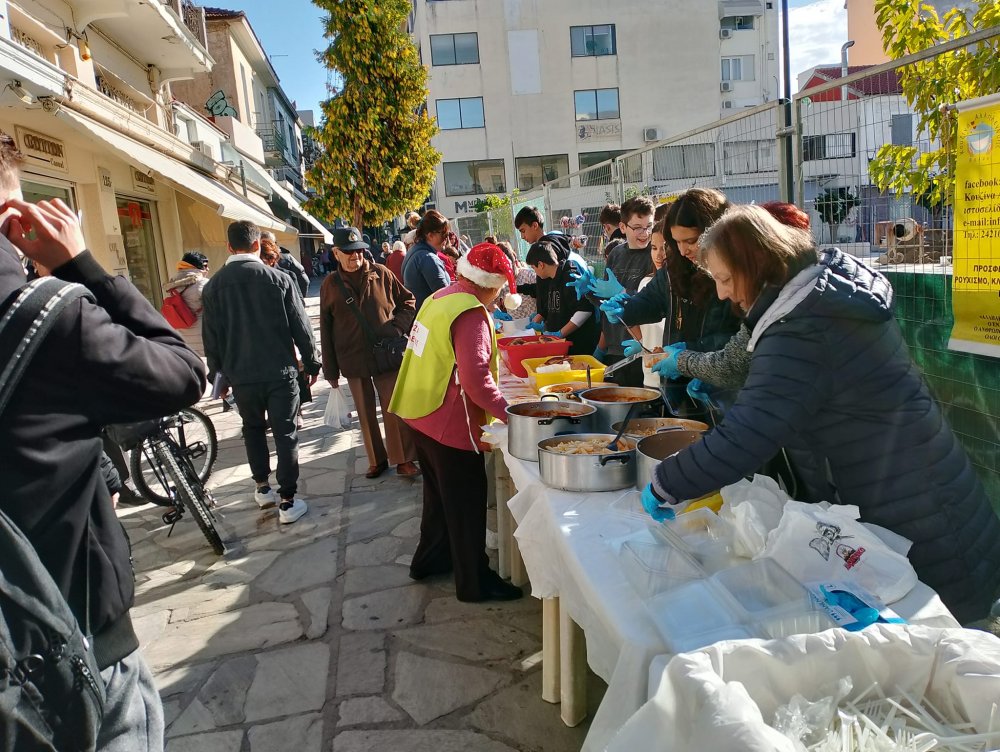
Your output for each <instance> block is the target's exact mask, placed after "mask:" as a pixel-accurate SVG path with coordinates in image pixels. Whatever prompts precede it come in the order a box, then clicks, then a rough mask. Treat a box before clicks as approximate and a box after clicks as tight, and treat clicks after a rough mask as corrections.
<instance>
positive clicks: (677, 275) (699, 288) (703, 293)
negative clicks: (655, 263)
mask: <svg viewBox="0 0 1000 752" xmlns="http://www.w3.org/2000/svg"><path fill="white" fill-rule="evenodd" d="M728 208H729V200H728V199H727V198H726V197H725V196H724V195H723V194H722V193H720V192H719V191H716V190H713V189H712V188H691V189H690V190H687V191H684V193H682V194H681V195H680V196H678V197H677V200H676V201H674V203H673V204H671V205H670V209H669V210H668V211H667V216H666V217H664V228H663V229H664V233H663V239H664V240H666V241H667V251H668V252H667V274H668V275H669V277H670V289H671V290H672V291H673V292H674V294H676V295H677V296H678V297H680V298H683V299H685V300H690V301H692V302H693V303H694V304H695V305H699V306H700V305H704V304H705V303H706V302H708V301H710V300H711V299H712V298H714V297H715V296H716V293H715V282H714V281H713V280H712V276H711V275H710V274H709V273H708V272H707V271H705V270H704V269H702V268H701V267H700V266H698V265H697V264H693V263H691V262H690V261H688V260H687V259H686V258H684V256H683V255H681V252H680V250H679V249H678V248H677V243H675V242H674V239H673V236H672V235H671V234H670V228H671V227H686V228H688V229H691V230H698V232H699V233H704V232H705V230H707V229H708V228H709V227H711V226H712V224H714V223H715V221H716V220H718V219H719V217H721V216H722V215H723V214H724V213H725V211H726V209H728Z"/></svg>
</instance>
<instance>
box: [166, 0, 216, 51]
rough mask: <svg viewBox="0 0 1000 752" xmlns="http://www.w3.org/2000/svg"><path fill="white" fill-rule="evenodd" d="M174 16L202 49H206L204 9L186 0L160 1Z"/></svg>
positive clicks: (206, 37) (206, 35)
mask: <svg viewBox="0 0 1000 752" xmlns="http://www.w3.org/2000/svg"><path fill="white" fill-rule="evenodd" d="M162 2H163V4H164V5H166V6H167V7H168V8H170V10H172V11H173V12H174V15H175V16H177V18H178V19H180V21H181V22H182V23H183V24H184V25H185V26H186V27H187V28H188V31H190V32H191V33H192V34H193V35H194V38H195V39H197V40H198V42H199V43H200V44H201V46H202V47H204V48H205V49H206V50H207V49H208V29H207V28H206V26H205V9H204V8H202V7H201V6H199V5H195V4H194V3H192V2H189V1H188V0H162Z"/></svg>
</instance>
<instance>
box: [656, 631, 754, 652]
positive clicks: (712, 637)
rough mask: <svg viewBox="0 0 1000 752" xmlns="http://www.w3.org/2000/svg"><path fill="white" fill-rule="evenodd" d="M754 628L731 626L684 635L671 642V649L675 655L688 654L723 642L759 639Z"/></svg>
mask: <svg viewBox="0 0 1000 752" xmlns="http://www.w3.org/2000/svg"><path fill="white" fill-rule="evenodd" d="M758 636H759V635H757V634H756V633H755V632H754V631H753V629H752V628H750V627H748V626H746V625H744V624H731V625H730V626H728V627H721V628H720V629H713V630H712V631H711V632H700V633H697V634H689V635H682V636H679V637H677V638H672V639H671V640H670V647H671V649H672V650H673V652H675V653H688V652H690V651H692V650H698V649H699V648H704V647H708V646H709V645H713V644H715V643H716V642H722V641H723V640H749V639H752V638H754V637H758Z"/></svg>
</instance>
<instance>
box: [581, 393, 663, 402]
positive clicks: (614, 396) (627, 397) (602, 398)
mask: <svg viewBox="0 0 1000 752" xmlns="http://www.w3.org/2000/svg"><path fill="white" fill-rule="evenodd" d="M587 399H589V400H591V401H593V402H649V400H650V399H651V398H650V397H648V396H645V395H642V394H622V393H621V392H610V393H608V394H588V395H587Z"/></svg>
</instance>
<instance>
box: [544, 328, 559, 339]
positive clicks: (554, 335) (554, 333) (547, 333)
mask: <svg viewBox="0 0 1000 752" xmlns="http://www.w3.org/2000/svg"><path fill="white" fill-rule="evenodd" d="M542 334H544V335H546V336H548V337H560V338H562V336H563V335H562V332H561V331H559V330H558V329H556V330H555V331H554V332H542Z"/></svg>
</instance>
